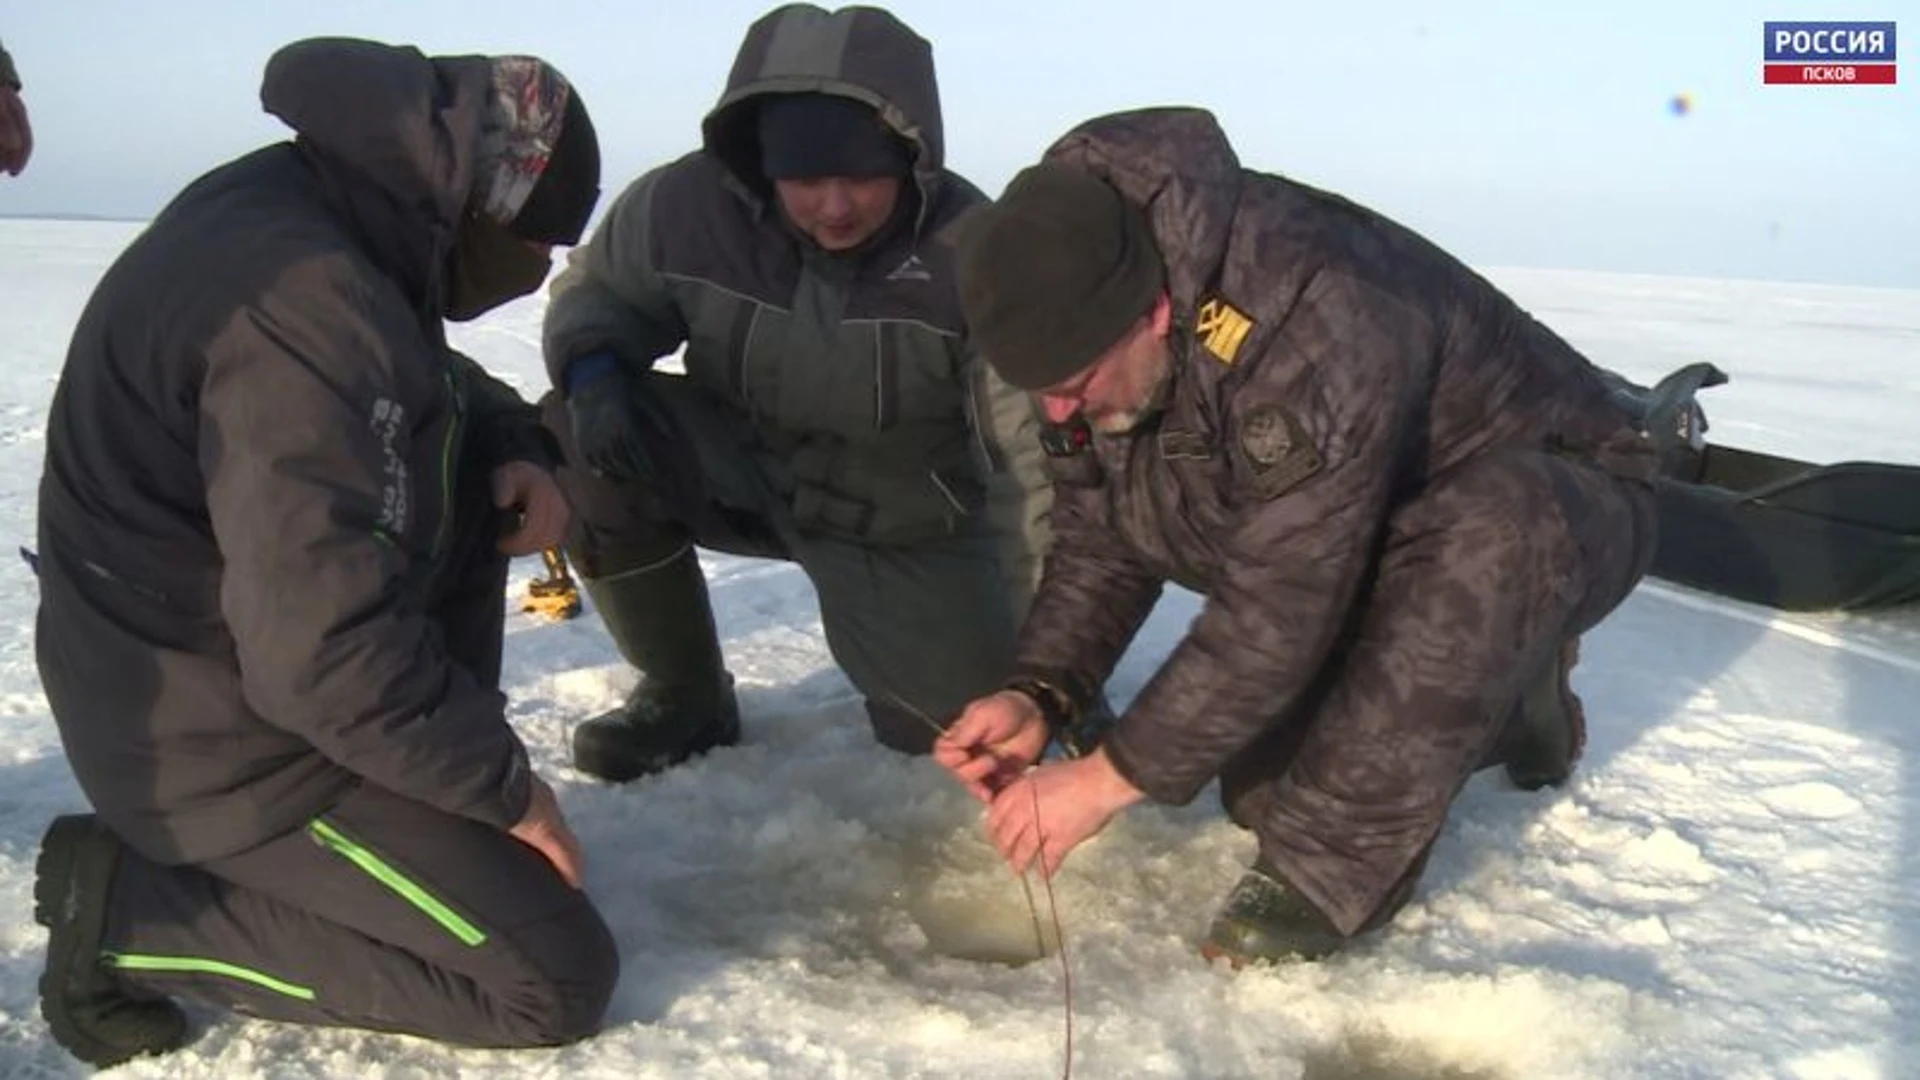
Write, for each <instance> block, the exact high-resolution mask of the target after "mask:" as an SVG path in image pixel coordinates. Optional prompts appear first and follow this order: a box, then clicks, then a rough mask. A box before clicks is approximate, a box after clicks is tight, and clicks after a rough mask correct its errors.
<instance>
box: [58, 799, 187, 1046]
mask: <svg viewBox="0 0 1920 1080" xmlns="http://www.w3.org/2000/svg"><path fill="white" fill-rule="evenodd" d="M119 861H120V840H119V838H118V837H116V836H114V835H113V834H112V833H111V832H109V831H107V828H106V827H105V826H104V825H101V824H100V822H99V821H98V819H96V818H95V817H94V816H93V815H92V814H74V815H69V816H67V817H59V818H55V819H54V821H53V824H52V825H50V826H48V828H47V832H46V835H45V836H44V837H42V838H41V840H40V857H39V859H38V861H36V862H35V863H34V868H33V875H34V880H33V918H34V921H35V922H37V923H39V924H40V925H41V926H44V927H46V928H47V967H46V970H45V971H44V972H42V973H41V975H40V1015H41V1016H42V1017H44V1018H45V1019H46V1021H47V1027H49V1028H51V1029H52V1031H53V1038H54V1041H55V1042H58V1043H59V1044H60V1045H61V1046H64V1047H66V1048H67V1052H68V1053H71V1054H72V1055H73V1056H74V1057H77V1058H79V1059H80V1060H81V1061H84V1062H86V1063H87V1064H89V1065H92V1066H94V1067H95V1068H101V1069H105V1068H110V1067H112V1066H114V1065H118V1064H121V1063H122V1062H125V1061H128V1060H130V1059H132V1058H135V1057H138V1056H140V1055H141V1054H163V1053H166V1052H168V1051H170V1050H175V1049H178V1048H179V1046H180V1044H181V1043H182V1042H184V1041H185V1040H186V1036H187V1018H186V1015H185V1014H184V1013H182V1012H181V1011H180V1007H179V1006H178V1005H175V1004H174V1003H173V1002H171V1001H168V1000H167V999H165V998H160V997H153V996H151V995H146V994H139V993H136V992H134V991H132V990H129V989H128V988H127V987H126V986H124V985H122V984H121V982H120V980H119V979H118V978H116V977H115V976H114V974H113V971H112V969H111V968H108V967H106V966H104V965H103V964H102V963H101V955H100V941H101V937H102V935H103V934H105V932H106V924H107V898H108V892H109V890H110V889H111V887H112V885H113V872H114V869H115V867H116V866H117V865H118V863H119Z"/></svg>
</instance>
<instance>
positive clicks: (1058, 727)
mask: <svg viewBox="0 0 1920 1080" xmlns="http://www.w3.org/2000/svg"><path fill="white" fill-rule="evenodd" d="M1005 689H1007V690H1015V691H1018V692H1020V693H1022V694H1025V695H1027V696H1028V697H1030V698H1032V699H1033V703H1034V704H1035V705H1038V706H1039V707H1040V716H1041V718H1042V719H1043V720H1045V721H1046V722H1047V733H1048V734H1049V735H1051V736H1052V737H1053V741H1054V742H1057V743H1059V744H1060V748H1061V749H1062V750H1065V751H1066V753H1067V756H1068V757H1076V758H1077V757H1085V756H1086V755H1087V754H1088V753H1090V752H1092V750H1093V748H1094V746H1095V745H1097V742H1098V738H1097V733H1096V734H1095V738H1093V739H1089V738H1086V737H1085V736H1086V735H1087V734H1088V733H1086V732H1083V731H1081V730H1080V705H1079V703H1078V702H1076V701H1074V699H1073V695H1071V694H1069V693H1067V692H1066V691H1065V690H1062V689H1061V688H1059V687H1058V686H1055V685H1053V684H1052V683H1050V682H1047V681H1046V680H1044V679H1036V678H1033V677H1031V676H1026V677H1022V678H1018V679H1011V680H1008V682H1007V684H1006V686H1005Z"/></svg>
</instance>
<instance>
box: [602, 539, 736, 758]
mask: <svg viewBox="0 0 1920 1080" xmlns="http://www.w3.org/2000/svg"><path fill="white" fill-rule="evenodd" d="M581 582H582V584H583V585H584V586H585V587H586V590H587V595H588V596H589V597H591V598H592V600H593V606H594V610H596V611H598V612H599V613H600V619H601V621H602V622H604V623H606V626H607V633H608V634H609V635H610V636H611V637H612V638H613V643H614V646H615V647H616V648H618V649H619V650H620V655H621V656H622V657H624V658H625V659H626V661H627V663H629V664H632V665H633V666H634V668H636V669H637V670H638V671H639V672H640V681H639V682H638V683H636V684H635V685H634V688H633V690H632V691H631V692H629V693H628V694H627V698H626V700H625V701H624V702H622V703H621V704H620V705H619V707H617V708H614V709H612V710H609V711H608V712H605V713H602V714H601V715H599V716H596V717H594V718H593V719H591V720H587V721H585V722H583V723H581V724H580V726H579V727H576V728H574V729H573V764H574V767H575V768H577V769H579V770H580V771H581V772H584V773H587V774H588V775H590V776H595V777H598V778H600V779H602V780H609V781H613V782H615V783H624V782H626V781H628V780H633V779H637V778H639V777H642V776H646V775H648V774H650V773H657V772H661V771H663V770H666V769H670V768H672V767H673V766H675V765H678V764H680V763H681V762H683V761H686V760H687V759H688V758H691V757H694V756H696V755H698V754H704V753H706V752H707V751H709V750H712V749H713V748H714V747H716V746H732V745H734V744H735V743H738V742H739V741H740V705H739V702H738V701H737V700H736V699H735V698H734V694H733V676H731V675H729V674H727V670H726V666H725V663H724V661H723V660H722V658H721V654H720V635H719V632H718V630H717V629H716V628H715V626H714V622H713V607H712V605H711V604H710V603H709V602H708V599H707V579H706V577H705V576H704V575H703V574H701V572H700V560H699V556H698V554H697V553H696V552H695V551H694V549H693V547H692V545H688V546H687V547H684V548H682V549H681V550H680V551H679V552H678V553H677V554H675V555H673V556H671V557H669V558H668V559H666V560H664V561H662V562H659V563H656V564H654V565H652V566H647V567H642V568H641V569H638V570H632V571H628V572H627V573H624V574H616V575H613V576H611V577H605V578H584V577H583V578H582V579H581Z"/></svg>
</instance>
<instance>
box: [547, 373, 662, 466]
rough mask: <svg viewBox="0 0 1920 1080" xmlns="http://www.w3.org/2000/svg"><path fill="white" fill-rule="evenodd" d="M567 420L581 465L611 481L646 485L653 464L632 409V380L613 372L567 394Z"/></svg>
mask: <svg viewBox="0 0 1920 1080" xmlns="http://www.w3.org/2000/svg"><path fill="white" fill-rule="evenodd" d="M567 419H568V420H569V421H570V422H571V423H572V424H573V444H574V446H575V447H576V448H577V449H578V450H579V451H580V458H581V461H582V462H583V463H584V464H585V465H586V466H587V468H589V469H592V470H593V471H594V472H596V473H599V474H600V475H601V476H605V477H607V478H609V479H613V480H624V481H638V482H643V483H644V482H649V481H651V480H652V479H653V478H654V469H653V463H652V461H651V460H650V459H649V458H648V456H647V446H646V442H645V440H644V439H643V438H642V436H641V431H640V424H641V419H640V416H639V414H638V412H637V411H636V410H635V409H634V407H633V380H632V378H631V377H630V376H628V375H627V374H626V373H625V372H624V371H621V370H619V369H618V368H614V369H612V370H609V371H607V372H606V373H605V374H601V375H599V376H597V377H595V378H594V379H593V380H592V381H591V382H586V383H584V384H581V385H576V386H574V387H572V388H571V389H570V390H569V391H568V393H567Z"/></svg>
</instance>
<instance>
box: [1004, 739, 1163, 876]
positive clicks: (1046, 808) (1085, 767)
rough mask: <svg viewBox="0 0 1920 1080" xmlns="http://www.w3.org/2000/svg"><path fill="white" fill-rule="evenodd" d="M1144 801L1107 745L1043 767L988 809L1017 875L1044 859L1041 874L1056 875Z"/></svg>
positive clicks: (1017, 782) (1016, 783)
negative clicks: (1115, 818)
mask: <svg viewBox="0 0 1920 1080" xmlns="http://www.w3.org/2000/svg"><path fill="white" fill-rule="evenodd" d="M1144 798H1146V796H1145V795H1144V794H1143V793H1141V791H1140V789H1139V788H1136V787H1134V786H1133V785H1132V784H1130V783H1128V782H1127V780H1126V778H1125V777H1122V776H1121V775H1120V773H1119V772H1118V771H1117V770H1115V769H1114V767H1113V763H1112V762H1111V761H1109V760H1108V759H1107V751H1106V749H1105V748H1104V747H1102V748H1101V749H1099V750H1095V751H1094V752H1093V753H1091V754H1088V755H1087V756H1086V757H1083V758H1076V759H1074V760H1072V761H1061V762H1056V763H1053V764H1049V765H1042V766H1040V767H1038V768H1036V769H1033V770H1031V771H1029V772H1027V773H1026V774H1025V775H1023V776H1021V777H1020V778H1019V779H1017V780H1014V781H1013V782H1012V783H1009V784H1008V785H1007V786H1005V787H1003V788H1001V789H1000V791H999V793H997V794H996V795H995V796H994V797H993V804H992V805H991V806H990V807H988V809H987V832H988V833H989V834H990V835H992V837H993V843H994V846H995V847H997V848H999V849H1000V854H1001V856H1002V857H1004V858H1005V859H1006V860H1007V864H1008V865H1009V866H1011V867H1013V870H1014V873H1017V874H1023V873H1026V870H1027V867H1028V866H1030V865H1032V863H1033V860H1034V858H1035V857H1036V856H1038V857H1039V858H1040V865H1041V872H1042V873H1044V874H1046V875H1047V876H1048V877H1052V876H1053V875H1054V874H1055V873H1056V872H1058V871H1059V869H1060V864H1061V863H1063V862H1065V861H1066V858H1067V856H1068V854H1070V853H1071V852H1072V851H1073V849H1074V848H1076V847H1079V846H1080V844H1081V843H1082V842H1083V841H1085V840H1087V839H1088V838H1090V837H1092V836H1093V835H1094V834H1095V833H1097V832H1099V831H1100V830H1101V829H1104V828H1106V827H1107V822H1109V821H1111V820H1113V816H1114V815H1115V814H1118V813H1119V812H1120V811H1122V810H1124V809H1126V808H1127V807H1129V806H1132V805H1133V804H1134V803H1137V802H1139V801H1140V800H1141V799H1144Z"/></svg>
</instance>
